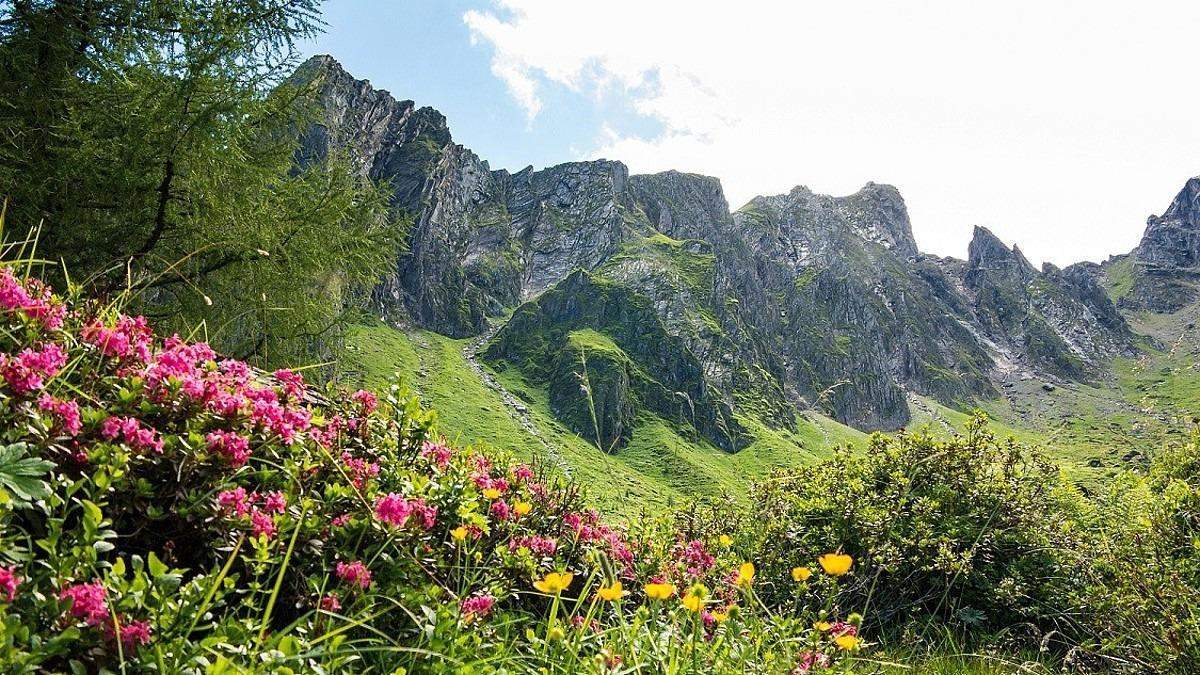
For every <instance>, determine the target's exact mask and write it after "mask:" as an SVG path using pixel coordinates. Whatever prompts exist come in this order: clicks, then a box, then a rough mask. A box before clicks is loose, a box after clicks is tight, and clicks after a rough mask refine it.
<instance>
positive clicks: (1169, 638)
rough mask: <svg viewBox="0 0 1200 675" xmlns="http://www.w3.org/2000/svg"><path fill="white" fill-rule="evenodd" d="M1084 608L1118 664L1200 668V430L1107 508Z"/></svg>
mask: <svg viewBox="0 0 1200 675" xmlns="http://www.w3.org/2000/svg"><path fill="white" fill-rule="evenodd" d="M1100 515H1101V517H1100V518H1098V519H1097V533H1096V537H1095V544H1094V549H1093V550H1092V552H1091V553H1090V555H1089V556H1088V557H1089V558H1090V561H1091V564H1090V572H1091V578H1090V583H1089V585H1088V588H1087V593H1086V594H1085V595H1084V596H1083V597H1082V599H1081V605H1082V609H1081V613H1082V614H1084V615H1086V616H1089V617H1091V622H1092V625H1091V628H1092V629H1093V631H1094V632H1095V635H1096V637H1097V640H1098V642H1099V651H1100V653H1101V654H1102V655H1104V656H1106V657H1109V658H1110V659H1111V662H1112V663H1114V664H1117V665H1118V666H1123V667H1128V668H1130V669H1141V670H1148V671H1153V672H1170V673H1194V672H1200V617H1198V616H1197V611H1200V610H1198V608H1200V432H1196V431H1194V432H1193V434H1192V437H1191V440H1190V441H1188V442H1185V443H1176V444H1172V445H1170V446H1168V447H1166V448H1164V449H1163V450H1162V451H1161V452H1160V453H1158V454H1157V455H1156V456H1155V457H1154V460H1153V462H1152V463H1151V466H1150V470H1149V473H1148V475H1146V476H1139V475H1135V474H1126V475H1125V476H1123V477H1121V479H1120V480H1119V481H1118V483H1117V484H1116V485H1115V486H1114V487H1113V488H1112V489H1111V490H1110V491H1109V493H1108V495H1107V496H1106V497H1105V498H1104V500H1103V501H1102V502H1101V505H1100Z"/></svg>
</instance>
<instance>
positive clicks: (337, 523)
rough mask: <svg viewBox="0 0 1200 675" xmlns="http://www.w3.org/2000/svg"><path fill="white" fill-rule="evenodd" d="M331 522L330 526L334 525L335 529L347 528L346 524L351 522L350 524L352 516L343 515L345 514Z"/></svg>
mask: <svg viewBox="0 0 1200 675" xmlns="http://www.w3.org/2000/svg"><path fill="white" fill-rule="evenodd" d="M329 522H330V524H331V525H333V526H334V527H345V526H346V523H349V522H350V514H349V513H343V514H342V515H340V516H336V517H334V519H333V520H331V521H329Z"/></svg>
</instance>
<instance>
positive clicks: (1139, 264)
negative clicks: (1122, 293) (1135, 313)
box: [1121, 177, 1200, 312]
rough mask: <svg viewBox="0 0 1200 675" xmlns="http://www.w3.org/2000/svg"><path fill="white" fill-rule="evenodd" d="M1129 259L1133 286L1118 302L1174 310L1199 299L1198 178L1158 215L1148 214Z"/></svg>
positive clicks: (1134, 306)
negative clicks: (1139, 238) (1130, 259)
mask: <svg viewBox="0 0 1200 675" xmlns="http://www.w3.org/2000/svg"><path fill="white" fill-rule="evenodd" d="M1132 258H1133V267H1132V274H1133V289H1132V292H1131V293H1130V294H1129V295H1128V296H1126V297H1125V298H1123V299H1122V301H1121V304H1122V305H1124V306H1127V307H1129V308H1131V309H1145V310H1149V311H1153V312H1175V311H1178V310H1179V309H1180V308H1182V307H1183V306H1184V305H1187V304H1189V303H1191V302H1194V301H1195V300H1196V299H1197V298H1200V177H1197V178H1192V179H1191V180H1189V181H1188V182H1187V184H1185V185H1184V186H1183V189H1182V190H1181V191H1180V192H1179V194H1178V195H1176V196H1175V199H1174V201H1172V202H1171V205H1170V206H1169V207H1167V210H1166V211H1164V212H1163V214H1162V215H1161V216H1150V218H1149V219H1148V220H1147V221H1146V231H1145V233H1144V234H1143V235H1142V241H1141V243H1140V244H1138V247H1137V248H1136V249H1134V251H1133V254H1132Z"/></svg>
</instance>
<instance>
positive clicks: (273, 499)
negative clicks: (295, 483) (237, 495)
mask: <svg viewBox="0 0 1200 675" xmlns="http://www.w3.org/2000/svg"><path fill="white" fill-rule="evenodd" d="M263 510H264V511H266V512H267V513H283V512H284V511H286V510H287V495H285V494H283V493H282V492H279V491H275V492H268V493H267V496H265V497H263Z"/></svg>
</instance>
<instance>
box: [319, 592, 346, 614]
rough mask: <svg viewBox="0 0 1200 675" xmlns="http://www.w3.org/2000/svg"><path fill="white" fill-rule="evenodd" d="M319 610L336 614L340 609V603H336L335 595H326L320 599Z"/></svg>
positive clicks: (336, 597)
mask: <svg viewBox="0 0 1200 675" xmlns="http://www.w3.org/2000/svg"><path fill="white" fill-rule="evenodd" d="M320 605H321V609H322V610H324V611H326V612H338V611H341V609H342V603H341V602H339V601H338V596H337V593H328V594H326V595H325V596H323V597H322V598H321V602H320Z"/></svg>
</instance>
